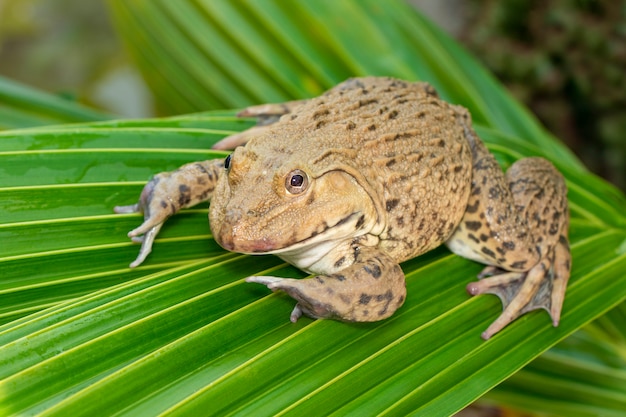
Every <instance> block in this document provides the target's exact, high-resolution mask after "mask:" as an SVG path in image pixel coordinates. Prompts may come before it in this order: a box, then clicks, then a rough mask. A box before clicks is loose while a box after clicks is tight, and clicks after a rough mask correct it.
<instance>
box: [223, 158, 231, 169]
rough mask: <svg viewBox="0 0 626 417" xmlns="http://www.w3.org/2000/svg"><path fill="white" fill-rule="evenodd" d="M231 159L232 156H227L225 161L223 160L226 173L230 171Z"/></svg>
mask: <svg viewBox="0 0 626 417" xmlns="http://www.w3.org/2000/svg"><path fill="white" fill-rule="evenodd" d="M231 159H232V154H230V155H228V156H227V157H226V159H224V169H225V170H226V171H228V170H229V169H230V160H231Z"/></svg>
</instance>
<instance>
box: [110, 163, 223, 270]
mask: <svg viewBox="0 0 626 417" xmlns="http://www.w3.org/2000/svg"><path fill="white" fill-rule="evenodd" d="M223 171H224V161H223V160H221V159H219V160H215V159H214V160H209V161H203V162H192V163H190V164H186V165H183V166H182V167H180V168H178V169H177V170H175V171H171V172H162V173H160V174H157V175H155V176H153V177H152V179H151V180H150V181H149V182H148V183H147V184H146V185H145V187H144V188H143V191H142V192H141V196H140V197H139V201H138V202H137V203H136V204H132V205H129V206H116V207H115V208H114V209H113V210H114V211H115V212H116V213H120V214H121V213H137V212H143V214H144V222H143V223H142V224H141V225H140V226H139V227H137V228H136V229H133V230H131V231H130V232H129V233H128V237H130V238H131V239H132V240H133V241H134V242H140V243H141V249H140V250H139V255H138V256H137V259H135V261H133V262H132V263H131V264H130V267H131V268H134V267H136V266H138V265H140V264H141V263H142V262H143V261H144V260H145V259H146V257H147V256H148V254H149V253H150V251H151V250H152V243H153V242H154V238H155V237H156V235H157V234H158V233H159V230H161V226H163V223H164V222H165V221H166V220H167V219H168V218H169V217H170V216H172V215H173V214H175V213H177V212H178V211H179V210H180V209H181V208H186V207H191V206H194V205H196V204H198V203H201V202H203V201H207V200H209V199H210V198H211V195H212V193H213V190H214V189H215V185H216V183H217V180H218V177H219V175H220V174H221V173H222V172H223Z"/></svg>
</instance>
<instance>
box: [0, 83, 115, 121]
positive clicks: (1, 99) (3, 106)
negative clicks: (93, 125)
mask: <svg viewBox="0 0 626 417" xmlns="http://www.w3.org/2000/svg"><path fill="white" fill-rule="evenodd" d="M111 118H112V117H111V116H108V115H105V114H104V113H101V112H98V111H96V110H92V109H89V108H87V107H85V106H82V105H80V104H78V103H73V102H70V101H68V100H66V99H63V98H61V97H55V96H51V95H49V94H45V93H41V92H39V91H37V90H35V89H32V88H30V87H27V86H25V85H21V84H18V83H16V82H15V81H11V80H8V79H6V78H4V77H0V129H15V128H21V127H32V126H44V125H51V124H57V123H71V122H87V121H95V120H107V119H111Z"/></svg>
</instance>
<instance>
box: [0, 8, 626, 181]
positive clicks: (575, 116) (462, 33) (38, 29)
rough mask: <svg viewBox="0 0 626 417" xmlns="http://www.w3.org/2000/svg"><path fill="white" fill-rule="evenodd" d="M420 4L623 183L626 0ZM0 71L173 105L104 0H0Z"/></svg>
mask: <svg viewBox="0 0 626 417" xmlns="http://www.w3.org/2000/svg"><path fill="white" fill-rule="evenodd" d="M411 3H413V4H414V6H415V7H416V8H418V9H419V10H420V11H421V12H422V13H423V14H425V15H426V16H428V17H429V18H430V19H431V20H433V21H434V22H436V23H437V24H438V25H439V26H440V27H442V28H444V29H445V30H446V31H447V32H448V33H449V34H450V35H452V36H453V37H454V38H456V39H457V40H459V41H460V42H461V43H462V44H463V45H465V47H466V48H467V49H469V50H470V51H471V52H472V53H473V54H474V55H475V56H476V57H477V58H478V59H480V60H481V61H482V62H483V63H484V64H485V65H486V66H487V67H488V68H489V69H490V70H491V71H492V72H493V73H494V74H495V75H496V76H497V77H498V78H499V79H500V80H501V81H502V82H503V83H504V84H505V85H506V86H507V87H508V89H509V90H510V91H511V92H512V93H513V94H514V95H515V96H516V97H517V98H518V99H519V100H520V101H522V102H523V103H525V104H526V106H528V107H529V108H530V109H531V110H532V111H533V112H534V113H535V115H537V117H538V118H539V119H540V120H541V122H542V123H543V124H544V125H545V126H546V127H547V128H548V129H550V130H551V131H552V132H553V133H554V134H555V135H556V136H557V137H559V138H560V139H561V140H563V141H564V142H565V143H567V145H568V146H569V147H570V148H571V149H573V150H574V152H575V153H576V154H577V155H578V156H579V157H580V158H581V159H582V160H583V162H584V163H585V164H586V165H587V166H588V167H589V168H590V169H591V170H593V171H594V172H596V173H598V174H599V175H601V176H602V177H604V178H606V179H608V180H609V181H611V182H613V183H614V184H615V185H617V186H618V187H620V188H621V189H622V190H626V168H624V162H625V158H626V138H624V135H625V134H626V87H625V85H626V79H625V78H626V1H624V0H595V1H594V0H547V1H537V0H508V1H506V2H502V1H496V0H467V1H461V0H412V1H411ZM0 75H2V76H5V77H8V78H11V79H14V80H17V81H20V82H23V83H25V84H27V85H30V86H33V87H37V88H40V89H42V90H45V91H48V92H50V93H54V94H58V95H62V96H66V97H69V98H72V99H75V100H77V101H80V102H83V103H87V104H89V105H91V106H93V107H96V108H100V109H104V110H107V111H108V112H111V113H114V114H117V115H120V116H122V117H150V116H162V115H166V114H163V113H164V112H163V110H162V109H161V108H160V107H159V106H158V105H157V104H155V100H154V98H153V96H152V95H151V93H150V91H149V90H148V88H147V87H146V85H145V84H144V82H143V80H142V78H141V75H140V73H139V72H138V70H137V69H136V68H135V66H134V64H133V62H131V60H130V59H129V58H128V56H127V54H125V52H124V47H123V45H122V43H121V41H120V40H119V39H118V38H117V37H116V32H115V29H114V26H113V23H112V21H111V19H110V16H109V13H108V9H107V7H106V4H105V2H104V1H80V0H45V1H44V0H0ZM157 108H159V109H160V110H159V111H157V110H156V109H157Z"/></svg>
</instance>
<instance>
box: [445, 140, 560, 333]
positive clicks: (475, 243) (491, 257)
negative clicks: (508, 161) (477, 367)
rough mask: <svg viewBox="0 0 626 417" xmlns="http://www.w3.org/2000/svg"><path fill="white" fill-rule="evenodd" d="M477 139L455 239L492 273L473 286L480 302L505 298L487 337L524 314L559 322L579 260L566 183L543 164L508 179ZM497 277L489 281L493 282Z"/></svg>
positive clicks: (521, 166) (530, 162)
mask: <svg viewBox="0 0 626 417" xmlns="http://www.w3.org/2000/svg"><path fill="white" fill-rule="evenodd" d="M474 139H475V137H470V144H471V146H472V150H473V157H474V166H473V178H472V191H471V196H470V200H469V202H468V205H467V209H466V213H465V216H464V217H463V220H462V222H461V224H460V225H459V227H458V228H457V230H456V231H455V232H454V234H453V235H452V237H451V238H450V239H449V240H448V242H447V245H448V247H449V248H450V249H451V250H452V251H453V252H455V253H457V254H459V255H461V256H464V257H467V258H470V259H473V260H475V261H478V262H482V263H485V264H487V265H490V266H488V267H487V268H485V269H484V270H483V272H482V273H481V274H480V275H479V276H478V277H479V278H480V280H479V281H478V282H473V283H471V284H469V285H468V287H467V289H468V292H469V293H470V294H472V295H477V294H484V293H490V294H495V295H497V296H498V297H499V298H500V299H501V300H502V303H503V307H504V310H503V312H502V314H501V315H500V316H499V317H498V319H497V320H496V321H495V322H493V323H492V324H491V325H490V326H489V328H488V329H487V330H486V331H485V332H484V333H483V334H482V337H483V338H484V339H488V338H490V337H491V336H492V335H493V334H495V333H497V332H498V331H500V330H501V329H502V328H504V327H505V326H506V325H507V324H509V323H510V322H512V321H513V320H515V319H516V318H517V317H519V316H521V315H522V314H524V313H526V312H528V311H531V310H535V309H538V308H543V309H545V310H547V311H548V312H549V313H550V316H551V317H552V322H553V324H554V325H555V326H556V325H558V323H559V318H560V314H561V306H562V304H563V298H564V295H565V288H566V286H567V281H568V279H569V275H570V266H571V256H570V251H569V243H568V238H567V229H568V225H569V213H568V208H567V196H566V194H567V189H566V186H565V181H564V180H563V177H562V176H561V174H560V173H559V172H558V171H557V170H556V169H555V168H554V166H553V165H552V164H551V163H550V162H548V161H546V160H545V159H542V158H527V159H522V160H520V161H517V162H516V163H515V164H513V165H512V166H511V167H510V168H509V170H508V171H507V173H506V176H504V174H503V173H502V171H501V170H500V168H499V167H498V165H497V163H496V161H495V159H494V158H493V156H492V155H491V154H489V153H488V151H487V150H486V148H485V147H484V145H482V143H480V142H478V141H477V140H474ZM487 276H490V277H489V278H485V277H487Z"/></svg>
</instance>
